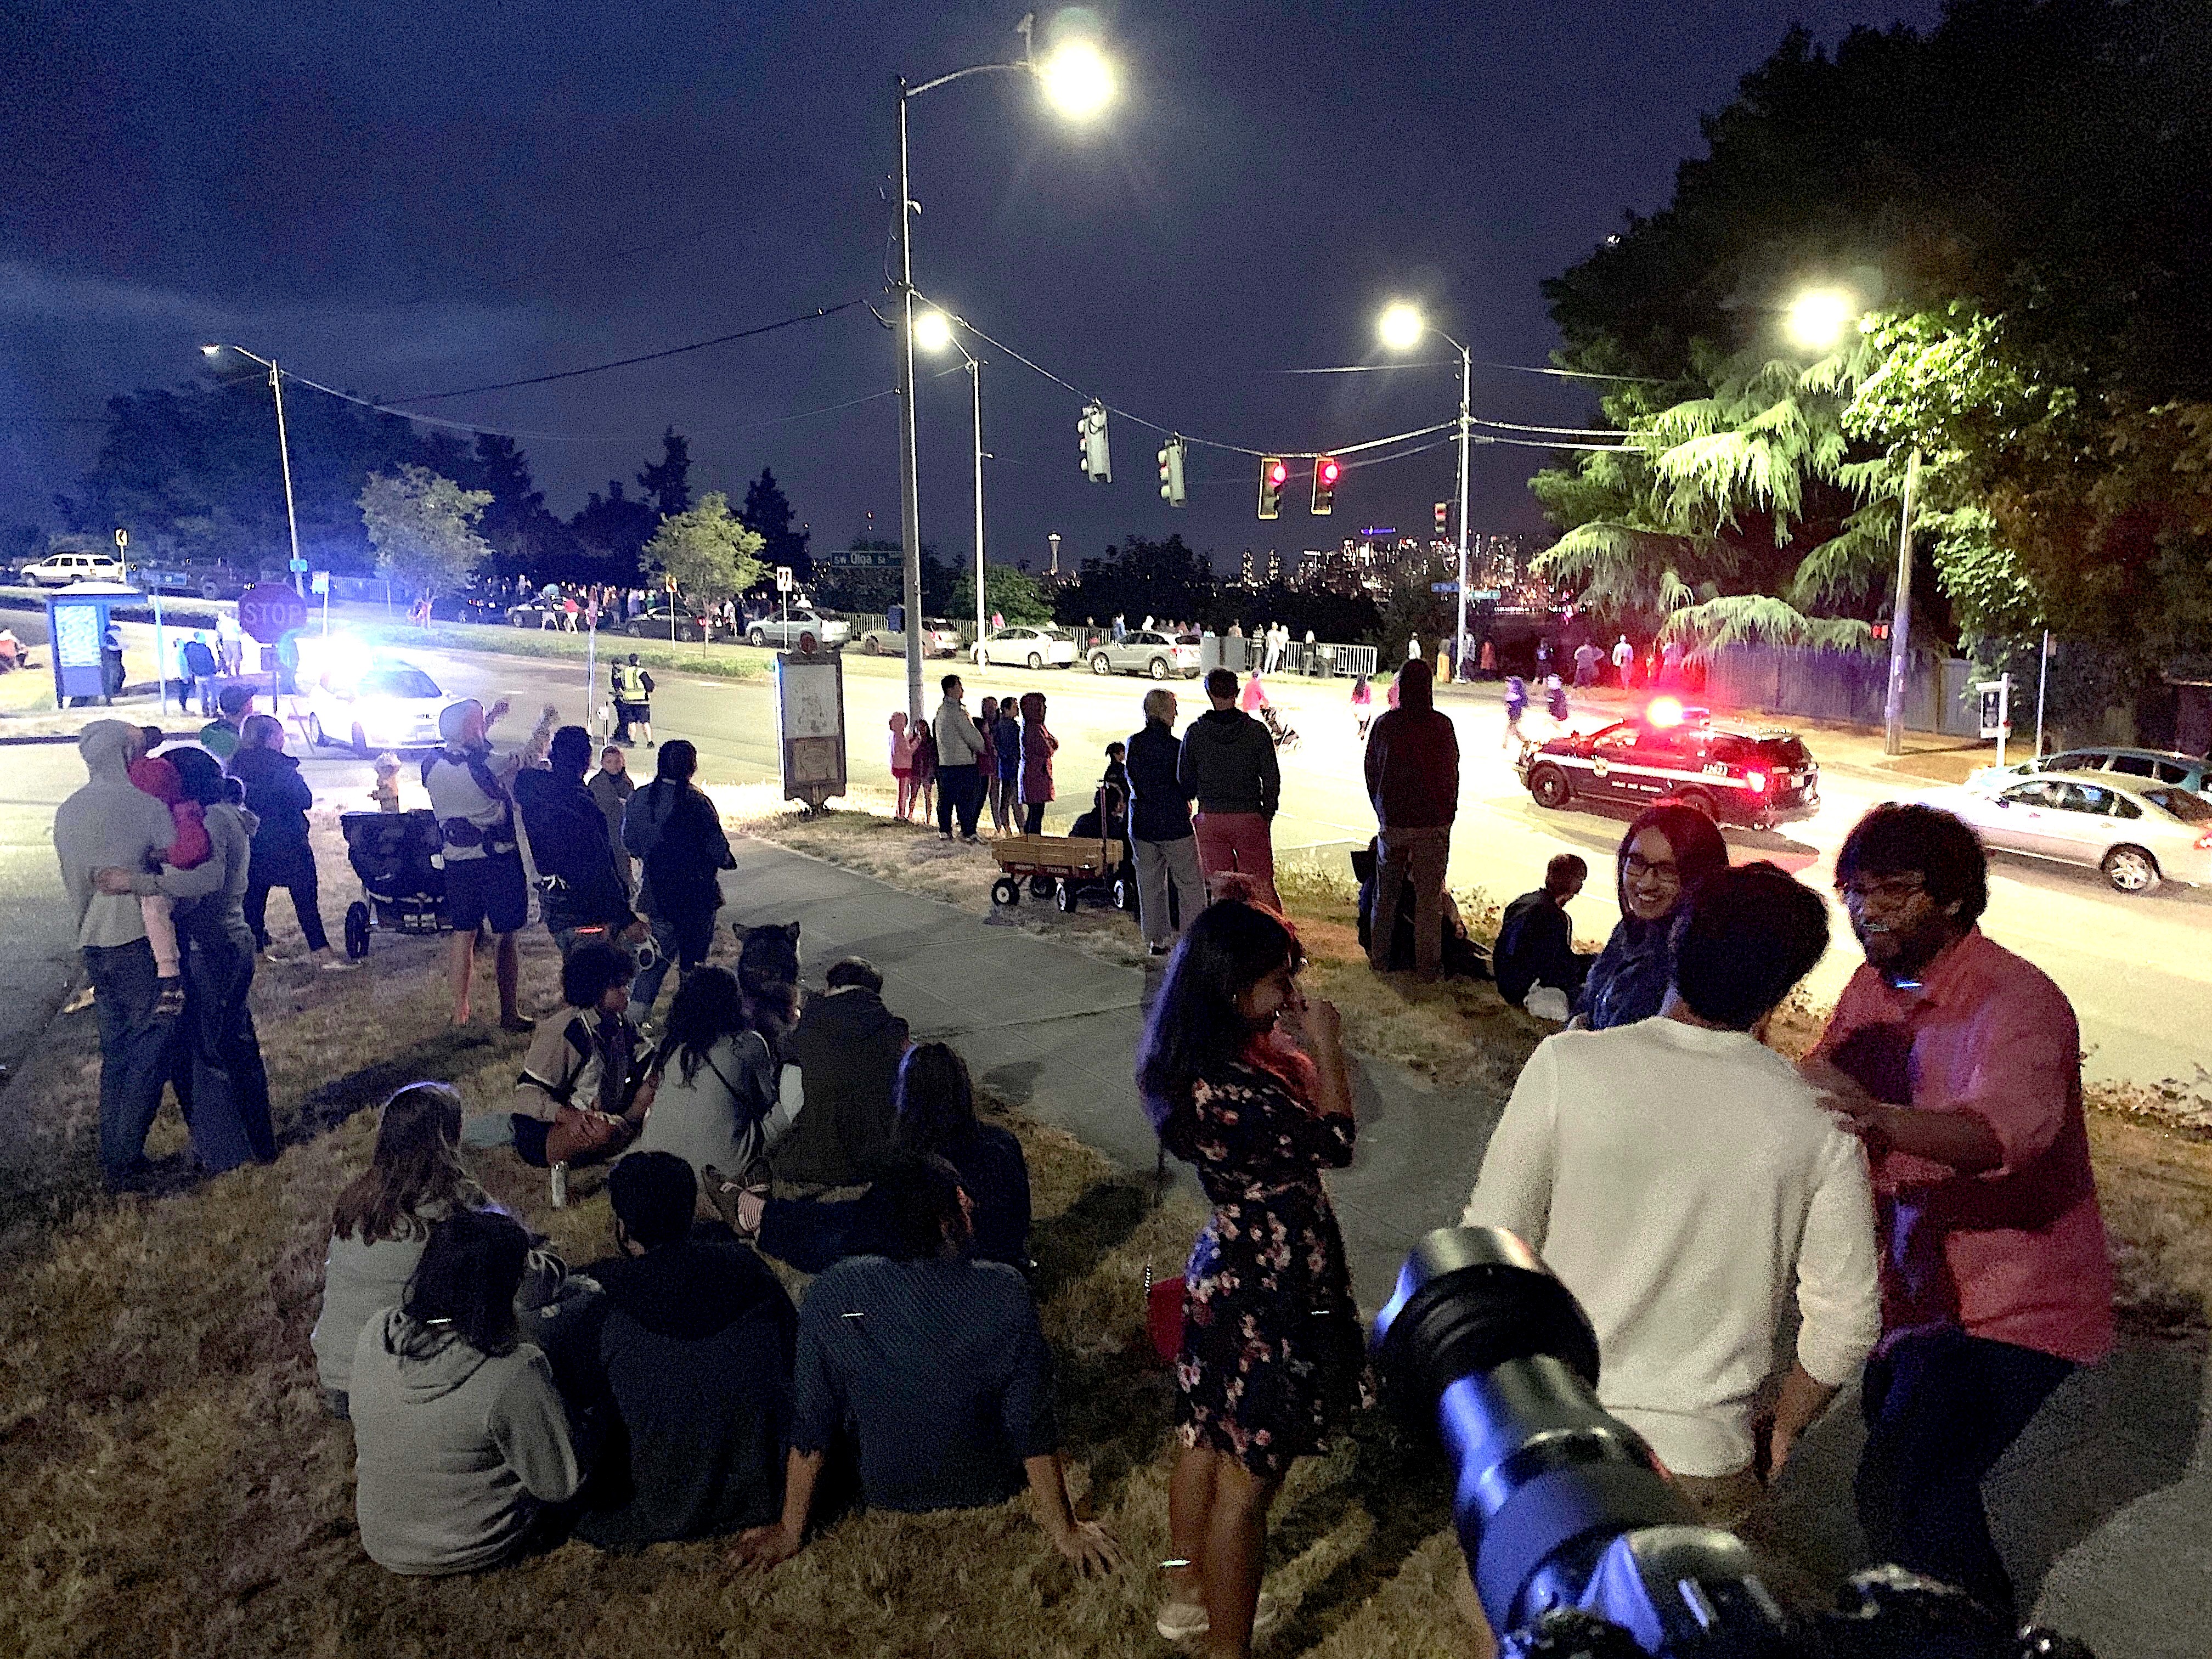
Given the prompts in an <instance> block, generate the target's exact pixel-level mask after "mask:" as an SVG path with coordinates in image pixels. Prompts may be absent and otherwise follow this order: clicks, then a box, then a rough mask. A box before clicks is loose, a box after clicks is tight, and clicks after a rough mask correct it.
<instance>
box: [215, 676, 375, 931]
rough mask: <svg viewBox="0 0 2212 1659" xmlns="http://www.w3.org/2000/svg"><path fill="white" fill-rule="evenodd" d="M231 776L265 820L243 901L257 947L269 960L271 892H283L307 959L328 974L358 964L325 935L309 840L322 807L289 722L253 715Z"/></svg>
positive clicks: (249, 806) (257, 836)
mask: <svg viewBox="0 0 2212 1659" xmlns="http://www.w3.org/2000/svg"><path fill="white" fill-rule="evenodd" d="M230 775H231V776H232V777H234V778H235V779H237V780H238V781H239V783H240V786H241V787H243V788H244V789H245V791H246V811H249V812H251V813H252V814H253V816H254V817H255V818H256V819H257V820H258V823H257V826H256V828H255V829H254V831H253V857H252V864H251V866H250V867H249V868H248V871H247V875H246V900H245V904H244V912H245V916H246V926H247V927H250V928H252V930H253V944H254V948H255V949H256V950H258V951H260V952H261V953H262V954H263V955H264V956H267V955H269V952H270V938H269V890H270V888H272V887H282V888H283V890H285V891H286V892H288V893H289V894H290V895H291V896H292V914H293V915H295V916H296V917H298V918H299V922H300V933H301V938H303V939H305V940H306V941H307V956H308V959H309V960H310V961H312V962H314V963H317V964H318V965H319V966H321V967H323V968H325V969H333V970H335V969H345V968H350V967H352V966H353V964H352V963H349V962H348V961H347V960H346V959H345V958H344V957H342V956H339V955H338V954H337V952H336V951H332V950H331V941H330V936H329V935H328V934H327V933H325V932H324V931H323V910H322V902H321V899H320V896H319V894H318V892H317V890H316V875H315V849H314V848H313V845H312V844H311V843H310V842H309V841H308V838H307V809H308V808H309V807H310V806H313V805H314V804H315V793H314V791H313V790H312V789H310V788H309V787H307V780H306V779H305V778H303V777H301V775H300V763H299V762H298V761H296V760H295V759H294V758H293V757H291V756H289V755H288V754H286V753H285V752H284V727H283V723H282V722H280V721H278V720H276V719H274V718H273V717H271V716H270V715H268V714H254V715H251V716H249V717H248V718H247V720H246V723H245V725H244V726H242V727H240V731H239V736H238V750H237V752H236V753H235V754H234V755H232V756H231V757H230ZM275 959H276V958H275V957H270V960H271V961H274V960H275Z"/></svg>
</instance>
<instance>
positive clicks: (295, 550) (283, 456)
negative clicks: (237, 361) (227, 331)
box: [200, 345, 307, 599]
mask: <svg viewBox="0 0 2212 1659" xmlns="http://www.w3.org/2000/svg"><path fill="white" fill-rule="evenodd" d="M225 351H235V352H236V353H237V354H238V355H239V356H241V357H243V358H245V359H246V361H247V362H256V363H258V364H260V365H261V367H262V368H265V369H267V370H268V371H269V390H270V392H271V393H272V394H274V396H275V397H276V459H277V460H278V461H279V462H280V463H281V464H282V465H283V469H284V524H285V527H286V528H287V529H288V530H289V531H290V532H291V534H292V563H291V571H292V591H293V592H295V593H297V594H298V595H299V596H300V597H301V599H305V598H307V577H306V575H305V574H302V573H303V571H304V570H305V568H306V561H305V560H303V559H301V556H300V515H299V513H298V511H297V510H296V509H295V507H293V505H292V446H291V444H290V443H289V441H287V440H286V438H285V436H284V375H283V371H282V370H281V369H279V368H277V367H276V363H275V362H274V361H273V360H272V359H270V358H267V357H259V356H255V355H254V354H253V353H252V352H251V351H248V350H247V349H246V348H245V347H244V346H222V345H204V346H202V347H201V348H200V356H203V357H205V358H206V359H208V361H209V362H214V361H215V359H216V358H217V357H220V356H222V354H223V353H224V352H225Z"/></svg>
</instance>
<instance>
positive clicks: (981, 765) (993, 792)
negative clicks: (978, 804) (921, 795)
mask: <svg viewBox="0 0 2212 1659" xmlns="http://www.w3.org/2000/svg"><path fill="white" fill-rule="evenodd" d="M975 730H976V731H977V732H979V733H980V734H981V737H982V739H983V752H982V753H981V755H979V756H977V757H976V759H975V787H976V789H977V791H978V792H979V793H980V795H981V801H982V805H983V806H985V807H987V808H989V809H990V813H991V830H992V833H993V834H994V835H1003V834H1004V833H1005V832H1006V824H1005V823H1004V822H1003V821H1002V820H1001V819H1000V816H999V700H998V699H997V698H996V697H986V698H984V699H983V706H982V707H981V708H979V709H977V710H976V711H975ZM980 810H981V809H979V811H980Z"/></svg>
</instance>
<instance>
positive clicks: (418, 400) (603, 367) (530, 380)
mask: <svg viewBox="0 0 2212 1659" xmlns="http://www.w3.org/2000/svg"><path fill="white" fill-rule="evenodd" d="M867 302H868V301H867V299H866V296H865V295H863V296H861V297H860V298H857V299H852V300H842V301H839V302H838V303H837V304H836V305H834V306H817V307H815V309H813V310H812V311H802V312H800V313H799V314H798V315H797V316H794V317H785V318H783V319H780V320H778V321H776V322H773V323H763V324H761V325H758V326H757V327H755V328H741V329H739V330H738V331H737V332H736V333H734V334H717V335H716V336H715V337H714V338H713V339H711V340H694V341H693V342H692V343H690V344H689V345H680V346H669V347H667V348H665V349H662V350H659V351H647V352H641V353H640V354H639V355H638V356H635V357H617V358H616V359H615V360H614V361H613V362H605V363H592V364H588V365H586V367H584V368H564V369H561V370H559V371H557V372H556V373H554V374H532V375H529V376H527V377H526V378H525V379H522V380H492V381H487V382H486V383H485V384H484V385H483V386H460V387H459V388H457V389H455V390H453V391H452V392H416V394H415V395H414V396H412V397H408V398H386V399H385V403H386V404H430V403H436V402H438V401H440V400H441V399H442V398H465V397H468V396H470V395H471V394H472V393H475V392H507V391H511V390H513V388H514V387H516V386H544V385H547V384H548V383H550V382H551V381H554V380H574V379H576V378H577V377H578V376H579V375H584V374H605V373H606V372H607V370H609V369H611V368H633V367H635V365H637V364H639V363H653V362H659V361H660V360H661V359H662V358H664V357H680V356H683V355H684V353H685V352H687V351H704V350H706V349H708V347H710V346H719V345H728V344H729V343H731V342H732V341H733V340H750V339H752V338H753V337H756V336H757V335H762V334H773V333H774V332H775V331H776V330H778V329H780V328H790V327H792V326H793V325H795V324H799V323H811V322H814V321H816V320H817V319H820V318H823V317H834V316H836V314H837V313H839V312H841V311H850V310H851V309H852V308H853V307H854V306H863V305H866V304H867ZM393 412H394V413H398V410H394V411H393Z"/></svg>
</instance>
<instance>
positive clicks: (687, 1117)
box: [625, 963, 792, 1177]
mask: <svg viewBox="0 0 2212 1659" xmlns="http://www.w3.org/2000/svg"><path fill="white" fill-rule="evenodd" d="M770 989H775V990H780V991H781V1004H780V1006H762V1007H760V1008H758V1009H755V1008H752V1007H750V1006H748V1003H747V1000H746V997H745V994H744V990H743V989H742V988H741V987H740V986H739V985H738V976H737V975H735V974H733V973H732V972H731V971H730V970H729V969H726V968H724V967H721V966H719V965H718V964H715V963H708V965H707V966H705V967H703V968H700V969H695V970H694V971H693V973H692V975H691V977H690V978H689V979H687V980H685V981H684V983H683V984H682V985H680V986H679V987H677V992H676V999H675V1000H674V1001H673V1002H671V1004H670V1005H669V1009H668V1033H667V1041H666V1042H664V1043H663V1044H662V1045H661V1048H660V1052H659V1055H658V1056H657V1057H656V1058H655V1060H654V1061H653V1075H654V1078H655V1079H656V1087H655V1089H654V1092H653V1111H652V1113H651V1114H650V1115H648V1116H647V1118H646V1120H645V1128H644V1131H643V1133H641V1134H640V1135H639V1136H638V1139H637V1144H636V1145H635V1146H634V1147H632V1148H631V1149H630V1151H629V1153H628V1154H627V1155H626V1159H625V1161H627V1159H629V1158H641V1157H643V1156H644V1155H645V1154H646V1153H647V1152H672V1153H674V1154H675V1155H676V1156H677V1157H678V1158H682V1159H683V1160H684V1162H685V1163H686V1164H690V1166H691V1168H692V1169H693V1170H706V1169H708V1168H710V1167H711V1168H714V1169H719V1170H724V1171H726V1173H728V1174H730V1175H732V1176H740V1177H742V1176H744V1174H745V1173H746V1171H748V1170H750V1168H751V1167H752V1165H753V1164H754V1163H755V1162H756V1161H757V1159H758V1158H760V1157H761V1155H762V1153H763V1151H764V1150H765V1148H766V1146H767V1144H768V1143H767V1133H768V1129H767V1126H768V1122H769V1118H770V1117H771V1116H772V1115H773V1114H774V1113H775V1107H776V1080H777V1074H778V1073H779V1072H781V1069H782V1068H781V1065H780V1063H779V1061H778V1058H777V1053H776V1042H777V1037H776V1036H775V1030H776V1029H777V1027H778V1015H779V1014H781V1016H782V1020H781V1024H788V1021H789V1015H790V1012H791V1007H792V993H791V991H790V989H789V988H788V987H763V990H764V991H768V990H770Z"/></svg>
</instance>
